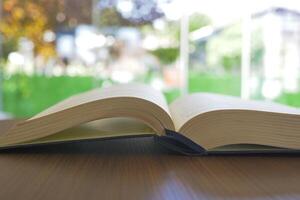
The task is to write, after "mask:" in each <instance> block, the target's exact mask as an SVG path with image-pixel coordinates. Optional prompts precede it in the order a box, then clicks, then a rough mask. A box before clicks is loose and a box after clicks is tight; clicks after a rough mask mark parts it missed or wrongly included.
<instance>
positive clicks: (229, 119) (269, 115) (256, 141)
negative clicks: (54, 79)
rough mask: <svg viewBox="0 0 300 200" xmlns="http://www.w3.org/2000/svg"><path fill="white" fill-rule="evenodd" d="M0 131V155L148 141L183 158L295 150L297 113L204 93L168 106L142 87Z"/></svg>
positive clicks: (299, 141)
mask: <svg viewBox="0 0 300 200" xmlns="http://www.w3.org/2000/svg"><path fill="white" fill-rule="evenodd" d="M45 98H47V97H46V94H45ZM0 130H1V135H0V148H2V149H6V148H16V147H24V146H31V145H41V144H48V143H60V142H70V141H81V140H96V139H105V138H106V139H113V138H118V137H138V136H149V137H154V138H155V140H156V141H157V142H159V143H161V144H162V145H165V146H166V147H168V148H172V149H174V150H176V151H179V152H182V153H185V154H210V153H211V154H213V153H268V152H270V153H274V152H297V151H298V150H300V110H299V109H297V108H293V107H289V106H285V105H281V104H277V103H271V102H263V101H246V100H241V99H239V98H237V97H231V96H224V95H219V94H211V93H194V94H189V95H186V96H183V97H180V98H178V99H177V100H175V101H174V102H172V103H171V104H170V105H168V104H167V102H166V99H165V97H164V95H163V94H162V93H161V92H159V91H157V90H155V89H153V88H151V87H150V86H147V85H143V84H123V85H114V86H110V87H106V88H102V89H94V90H91V91H88V92H85V93H81V94H78V95H75V96H72V97H69V98H67V99H65V100H64V101H62V102H59V103H57V104H56V105H53V106H51V107H50V108H48V109H46V110H44V111H43V112H41V113H39V114H37V115H35V116H33V117H31V118H29V119H26V120H3V121H0Z"/></svg>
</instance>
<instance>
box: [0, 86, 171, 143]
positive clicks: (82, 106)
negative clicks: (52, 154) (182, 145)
mask: <svg viewBox="0 0 300 200" xmlns="http://www.w3.org/2000/svg"><path fill="white" fill-rule="evenodd" d="M114 117H129V118H135V119H138V120H140V121H142V122H143V123H145V124H147V125H148V126H149V127H151V128H152V129H153V130H154V131H155V132H156V133H157V134H159V135H162V134H164V132H165V128H166V129H171V130H172V129H174V125H173V122H172V119H171V117H170V115H169V110H168V106H167V103H166V101H165V99H164V97H163V95H162V94H161V93H160V92H158V91H156V90H154V89H153V88H151V87H149V86H146V85H141V84H125V85H116V86H111V87H107V88H104V89H95V90H92V91H89V92H85V93H82V94H79V95H75V96H72V97H70V98H68V99H66V100H64V101H62V102H60V103H58V104H56V105H54V106H52V107H50V108H48V109H47V110H45V111H43V112H41V113H39V114H37V115H36V116H34V117H32V118H30V119H28V120H25V121H22V122H20V123H16V124H15V125H14V126H12V127H11V128H10V129H9V130H8V131H6V133H5V134H2V135H1V136H0V146H2V147H3V146H11V145H14V144H18V143H24V142H28V141H32V140H37V139H39V138H44V137H46V136H49V135H53V134H55V133H58V132H60V131H63V130H66V129H68V128H71V127H74V126H77V125H80V124H83V123H86V122H90V121H94V120H98V119H104V118H114ZM119 135H120V133H119V134H118V135H117V136H119ZM127 135H128V133H127ZM112 136H114V135H112Z"/></svg>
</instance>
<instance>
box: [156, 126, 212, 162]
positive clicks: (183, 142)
mask: <svg viewBox="0 0 300 200" xmlns="http://www.w3.org/2000/svg"><path fill="white" fill-rule="evenodd" d="M155 140H156V141H157V142H158V143H159V144H161V145H163V146H165V147H166V148H168V149H171V150H172V151H176V152H178V153H181V154H184V155H189V156H190V155H195V156H197V155H206V154H207V152H206V150H205V149H204V148H202V147H201V146H200V145H198V144H196V143H194V142H193V141H192V140H190V139H188V138H187V137H185V136H183V135H182V134H180V133H177V132H175V131H171V130H167V129H166V135H164V136H157V137H156V138H155Z"/></svg>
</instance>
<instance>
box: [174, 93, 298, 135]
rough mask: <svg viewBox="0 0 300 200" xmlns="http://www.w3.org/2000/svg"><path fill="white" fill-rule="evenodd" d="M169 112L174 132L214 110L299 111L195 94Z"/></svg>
mask: <svg viewBox="0 0 300 200" xmlns="http://www.w3.org/2000/svg"><path fill="white" fill-rule="evenodd" d="M169 108H170V112H171V115H172V118H173V122H174V125H175V128H176V130H177V131H178V130H179V129H180V128H181V127H182V126H183V125H184V124H185V123H186V122H188V121H189V120H191V119H192V118H194V117H196V116H197V115H200V114H202V113H206V112H210V111H216V110H254V111H266V112H276V113H287V114H300V109H297V108H293V107H290V106H285V105H282V104H278V103H273V102H266V101H265V102H264V101H253V100H251V101H246V100H242V99H240V98H238V97H233V96H225V95H219V94H211V93H195V94H190V95H186V96H183V97H181V98H179V99H177V100H175V101H174V102H173V103H172V104H171V105H170V106H169Z"/></svg>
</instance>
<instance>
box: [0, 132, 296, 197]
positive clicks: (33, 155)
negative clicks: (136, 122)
mask: <svg viewBox="0 0 300 200" xmlns="http://www.w3.org/2000/svg"><path fill="white" fill-rule="evenodd" d="M0 184H1V187H0V199H1V200H2V199H3V200H6V199H30V200H34V199H43V200H47V199H49V200H53V199H72V200H76V199H130V200H131V199H201V198H204V199H300V156H295V155H294V156H292V155H290V156H287V155H285V156H240V157H239V156H208V157H187V156H182V155H178V154H174V153H172V152H170V151H168V150H166V149H164V148H162V147H161V146H159V145H158V144H156V143H155V142H153V140H152V138H137V139H119V140H104V141H94V142H83V143H74V144H60V145H52V146H43V147H31V148H28V149H23V150H14V151H5V152H1V153H0Z"/></svg>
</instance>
